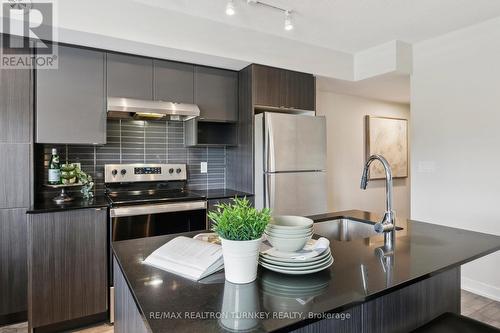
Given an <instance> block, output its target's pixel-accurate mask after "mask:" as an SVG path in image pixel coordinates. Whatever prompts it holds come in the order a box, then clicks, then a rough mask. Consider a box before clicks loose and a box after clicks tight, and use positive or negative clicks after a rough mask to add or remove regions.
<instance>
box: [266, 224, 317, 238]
mask: <svg viewBox="0 0 500 333" xmlns="http://www.w3.org/2000/svg"><path fill="white" fill-rule="evenodd" d="M312 231H313V227H310V228H305V229H280V228H273V227H272V226H271V225H268V227H267V228H266V232H269V233H276V234H280V235H287V236H290V237H298V236H301V235H305V234H308V233H310V232H312Z"/></svg>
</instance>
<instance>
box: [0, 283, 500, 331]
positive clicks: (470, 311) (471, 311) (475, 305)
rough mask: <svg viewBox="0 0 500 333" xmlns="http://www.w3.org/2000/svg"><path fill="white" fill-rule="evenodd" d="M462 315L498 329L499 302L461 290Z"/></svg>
mask: <svg viewBox="0 0 500 333" xmlns="http://www.w3.org/2000/svg"><path fill="white" fill-rule="evenodd" d="M462 314H463V315H464V316H467V317H471V318H474V319H476V320H479V321H482V322H485V323H487V324H490V325H492V326H495V327H498V328H499V329H500V302H496V301H493V300H491V299H488V298H485V297H482V296H479V295H476V294H473V293H470V292H468V291H465V290H462ZM27 332H28V323H20V324H15V325H10V326H4V327H0V333H27ZM72 332H73V333H113V332H114V330H113V326H111V325H107V324H100V325H95V326H91V327H86V328H83V329H80V330H78V331H72Z"/></svg>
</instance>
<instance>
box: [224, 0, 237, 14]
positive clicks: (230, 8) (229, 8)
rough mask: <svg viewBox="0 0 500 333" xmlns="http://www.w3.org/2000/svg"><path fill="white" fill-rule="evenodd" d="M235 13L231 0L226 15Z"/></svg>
mask: <svg viewBox="0 0 500 333" xmlns="http://www.w3.org/2000/svg"><path fill="white" fill-rule="evenodd" d="M235 13H236V11H235V10H234V3H233V0H229V1H228V2H227V5H226V15H228V16H233V15H234V14H235Z"/></svg>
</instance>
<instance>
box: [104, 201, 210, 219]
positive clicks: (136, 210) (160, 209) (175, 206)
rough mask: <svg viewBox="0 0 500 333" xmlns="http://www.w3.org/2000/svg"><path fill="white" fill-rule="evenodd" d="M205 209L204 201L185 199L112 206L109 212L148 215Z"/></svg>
mask: <svg viewBox="0 0 500 333" xmlns="http://www.w3.org/2000/svg"><path fill="white" fill-rule="evenodd" d="M197 209H207V202H206V201H187V202H175V203H167V204H155V205H137V206H128V207H118V208H112V209H111V210H110V212H109V214H110V216H111V217H127V216H136V215H149V214H160V213H171V212H183V211H188V210H197Z"/></svg>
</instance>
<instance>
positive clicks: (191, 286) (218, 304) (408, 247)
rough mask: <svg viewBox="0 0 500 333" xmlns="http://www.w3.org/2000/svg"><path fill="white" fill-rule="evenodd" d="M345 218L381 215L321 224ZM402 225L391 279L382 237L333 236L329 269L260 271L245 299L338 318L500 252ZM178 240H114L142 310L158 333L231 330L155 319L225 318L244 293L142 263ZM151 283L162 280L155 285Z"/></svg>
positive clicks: (271, 309) (267, 323)
mask: <svg viewBox="0 0 500 333" xmlns="http://www.w3.org/2000/svg"><path fill="white" fill-rule="evenodd" d="M341 217H352V218H354V219H357V220H370V221H373V222H374V221H377V220H378V216H376V215H374V214H371V213H367V212H361V211H346V212H338V213H331V214H323V215H318V216H314V217H313V218H314V219H315V221H318V222H319V221H326V220H331V219H336V218H341ZM398 224H399V225H400V226H402V227H403V228H404V229H403V230H400V231H398V232H397V239H396V247H395V250H394V260H393V262H394V266H393V268H392V270H390V272H392V273H390V274H391V276H388V275H387V274H388V273H386V272H385V270H384V269H383V267H382V265H381V261H380V259H379V257H378V256H377V250H376V249H377V248H378V247H380V246H381V245H383V239H382V237H381V236H374V237H370V238H365V239H357V240H352V241H337V240H334V239H331V243H330V246H331V249H332V253H333V256H334V258H335V262H334V264H333V265H332V266H331V267H330V268H329V269H327V270H324V271H322V272H319V273H315V274H310V275H305V276H288V275H282V274H278V273H274V272H270V271H268V270H265V269H263V268H261V267H260V268H259V276H258V279H257V281H255V282H254V283H251V284H247V285H242V286H244V288H247V289H246V292H247V293H248V295H249V297H247V298H246V299H245V300H244V302H246V303H245V304H246V305H248V302H252V300H253V302H254V303H255V307H256V308H255V309H256V310H258V311H261V312H264V313H280V312H291V311H297V312H302V313H309V312H312V313H337V312H341V311H343V310H346V309H348V308H350V307H352V306H355V305H358V304H360V303H363V302H366V301H368V300H371V299H374V298H377V297H379V296H381V295H384V294H386V293H389V292H392V291H394V290H396V289H399V288H402V287H405V286H407V285H410V284H413V283H416V282H418V281H420V280H421V279H424V278H427V277H430V276H432V275H434V274H437V273H440V272H443V271H446V270H448V269H451V268H454V267H457V266H460V265H462V264H464V263H467V262H469V261H472V260H475V259H477V258H479V257H482V256H485V255H487V254H490V253H493V252H495V251H497V250H500V237H499V236H494V235H488V234H483V233H477V232H472V231H466V230H461V229H455V228H449V227H444V226H440V225H435V224H430V223H424V222H417V221H404V222H402V221H398ZM194 234H196V233H186V234H184V235H187V236H193V235H194ZM176 236H177V235H169V236H159V237H152V238H143V239H136V240H127V241H121V242H115V243H113V250H114V254H115V256H116V258H117V260H118V262H119V265H120V268H121V269H122V272H123V273H124V275H125V277H126V279H127V283H128V285H129V287H130V289H131V291H132V294H133V296H134V298H135V301H136V303H137V304H138V308H139V311H140V312H141V314H142V315H143V317H144V319H145V321H146V323H147V325H148V327H149V329H150V330H151V331H152V332H154V333H157V332H158V333H159V332H189V333H192V332H219V331H224V329H223V328H222V327H221V326H220V323H219V320H218V319H217V318H210V317H208V318H207V317H202V318H199V317H198V318H197V317H195V318H192V319H187V318H185V316H184V317H183V318H181V319H155V316H154V315H152V314H155V313H158V312H163V313H178V312H179V313H183V314H184V313H186V312H189V313H198V314H200V315H202V314H208V313H211V312H213V313H221V311H225V310H224V308H223V307H226V306H227V305H228V304H227V302H226V303H225V302H224V294H225V293H226V294H228V295H229V294H231V292H234V290H233V289H234V288H237V287H235V286H234V285H232V284H230V283H227V282H224V276H223V274H222V273H220V274H218V276H217V275H214V276H211V277H208V278H206V279H204V280H202V281H200V282H193V281H190V280H187V279H185V278H182V277H179V276H176V275H174V274H171V273H168V272H165V271H162V270H159V269H156V268H154V267H150V266H147V265H143V264H142V263H141V261H142V260H143V259H144V258H146V257H147V256H148V255H149V254H150V253H151V252H153V251H154V250H155V249H157V248H158V247H160V246H161V245H163V244H164V243H166V242H167V241H169V240H170V239H172V238H173V237H176ZM316 237H317V236H316ZM362 271H363V272H364V276H365V278H364V281H365V283H363V274H362ZM151 280H156V281H161V283H154V284H153V283H147V282H148V281H151ZM273 283H274V284H275V285H276V284H277V285H279V286H280V287H279V288H282V291H281V293H278V294H276V293H274V292H272V291H269V290H268V289H267V288H266V287H265V286H266V285H269V284H273ZM241 288H243V287H241ZM294 290H301V293H302V294H303V293H305V294H304V295H301V297H300V299H301V300H302V302H298V300H297V294H296V291H294ZM307 293H310V295H309V294H307ZM252 295H253V296H252ZM229 308H231V309H230V311H235V305H234V304H230V305H229ZM156 318H158V317H156ZM310 322H311V320H310V319H308V320H307V321H305V320H304V319H303V318H300V317H299V318H291V317H289V318H272V317H270V318H263V319H261V320H260V322H259V323H258V328H257V329H256V331H260V332H273V331H288V330H290V329H294V328H297V327H300V326H302V325H303V324H307V323H310Z"/></svg>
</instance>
